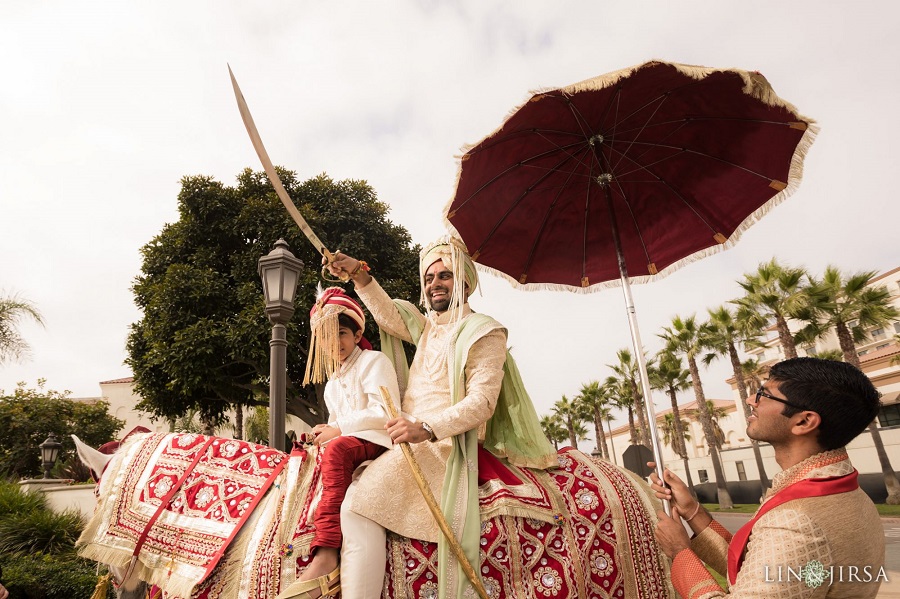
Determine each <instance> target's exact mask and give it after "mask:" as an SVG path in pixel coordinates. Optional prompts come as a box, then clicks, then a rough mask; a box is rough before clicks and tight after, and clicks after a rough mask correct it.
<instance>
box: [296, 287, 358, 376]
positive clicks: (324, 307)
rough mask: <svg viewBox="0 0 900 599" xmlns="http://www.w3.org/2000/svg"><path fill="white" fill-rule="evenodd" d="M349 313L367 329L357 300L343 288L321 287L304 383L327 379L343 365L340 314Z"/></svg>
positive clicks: (311, 316)
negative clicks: (323, 288) (341, 358)
mask: <svg viewBox="0 0 900 599" xmlns="http://www.w3.org/2000/svg"><path fill="white" fill-rule="evenodd" d="M341 314H346V315H347V316H349V317H350V318H352V319H353V320H354V321H355V322H356V324H358V325H359V328H360V330H362V331H364V330H365V329H366V317H365V314H363V311H362V308H361V307H360V306H359V304H358V303H356V301H354V300H353V298H351V297H350V296H348V295H347V294H346V293H345V292H344V290H343V289H341V288H340V287H329V288H328V289H325V290H324V291H323V290H322V289H321V287H320V288H319V293H318V295H317V298H316V303H315V304H314V305H313V307H312V309H311V310H310V311H309V327H310V329H311V331H310V335H309V354H308V357H307V360H306V373H305V376H304V377H303V384H304V385H308V384H310V383H312V384H314V385H316V384H319V383H324V382H325V381H327V380H328V379H329V378H330V377H331V375H332V374H334V373H335V372H336V371H337V370H338V368H340V345H339V343H338V340H339V337H340V325H339V323H338V316H340V315H341Z"/></svg>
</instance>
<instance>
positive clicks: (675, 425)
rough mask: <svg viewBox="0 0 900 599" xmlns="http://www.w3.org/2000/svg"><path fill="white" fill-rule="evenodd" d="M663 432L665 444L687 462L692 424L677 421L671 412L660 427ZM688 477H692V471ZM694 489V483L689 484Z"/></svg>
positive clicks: (685, 421)
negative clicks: (687, 442)
mask: <svg viewBox="0 0 900 599" xmlns="http://www.w3.org/2000/svg"><path fill="white" fill-rule="evenodd" d="M659 430H660V432H662V436H663V444H664V445H668V446H669V447H671V448H672V451H674V452H675V454H676V455H678V456H679V457H680V458H681V459H683V460H685V461H687V444H686V441H690V440H691V433H690V424H689V423H688V421H687V420H681V419H680V418H678V419H676V418H675V414H673V413H671V412H669V413H668V414H666V415H665V416H663V420H662V422H661V423H660V425H659ZM687 472H688V476H690V471H687ZM688 486H689V487H692V488H693V483H688Z"/></svg>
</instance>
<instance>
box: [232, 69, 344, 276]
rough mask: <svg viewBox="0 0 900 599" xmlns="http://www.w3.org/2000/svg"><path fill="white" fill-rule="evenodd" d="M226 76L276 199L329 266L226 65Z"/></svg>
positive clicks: (330, 257)
mask: <svg viewBox="0 0 900 599" xmlns="http://www.w3.org/2000/svg"><path fill="white" fill-rule="evenodd" d="M228 74H229V75H230V76H231V86H232V87H233V88H234V97H235V99H236V100H237V105H238V110H240V112H241V119H242V120H243V121H244V126H245V127H246V128H247V133H249V134H250V141H251V142H253V149H255V150H256V155H257V156H259V161H260V162H261V163H262V166H263V169H264V170H265V171H266V175H267V176H268V177H269V181H270V182H271V183H272V187H274V188H275V194H276V195H277V196H278V199H279V200H281V203H282V204H284V207H285V208H286V209H287V211H288V214H290V215H291V218H293V219H294V222H295V223H297V226H298V227H300V230H301V231H303V234H304V235H306V238H307V239H309V241H310V243H312V244H313V246H314V247H315V248H316V251H317V252H319V253H320V254H322V256H324V257H325V260H326V261H327V262H328V264H330V263H331V262H333V261H334V254H332V253H331V252H329V251H328V248H327V247H325V244H324V243H322V240H321V239H319V237H318V235H316V234H315V233H314V232H313V230H312V228H310V226H309V224H308V223H307V222H306V219H305V218H303V215H302V214H300V211H299V210H297V206H295V205H294V202H293V201H291V196H289V195H288V192H287V190H286V189H285V188H284V185H282V183H281V178H279V176H278V173H277V172H276V171H275V167H274V166H273V165H272V161H271V160H270V159H269V153H268V152H266V148H265V146H263V142H262V138H260V136H259V131H257V130H256V124H255V123H254V122H253V117H252V116H251V115H250V108H248V107H247V101H246V100H244V94H243V93H241V88H240V86H239V85H238V82H237V79H235V78H234V73H233V72H232V71H231V65H228ZM323 270H324V269H323ZM342 280H346V279H343V277H342Z"/></svg>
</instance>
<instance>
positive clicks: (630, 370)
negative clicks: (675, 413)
mask: <svg viewBox="0 0 900 599" xmlns="http://www.w3.org/2000/svg"><path fill="white" fill-rule="evenodd" d="M616 357H617V358H618V359H619V363H618V364H607V367H609V368H611V369H612V371H613V372H614V373H615V376H616V377H617V378H618V379H619V380H621V381H624V382H626V383H627V384H628V386H629V388H630V389H631V397H632V399H633V404H634V410H635V411H636V412H637V418H638V431H637V433H638V437H637V442H638V443H640V444H641V445H644V446H646V447H648V448H649V447H651V444H650V433H649V431H650V429H649V428H648V427H647V410H646V409H645V406H644V391H643V389H641V387H640V385H638V376H639V374H638V363H637V360H635V359H634V357H633V356H632V355H631V351H630V350H628V349H625V348H623V349H620V350H619V351H617V352H616Z"/></svg>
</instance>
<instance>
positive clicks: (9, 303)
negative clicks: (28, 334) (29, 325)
mask: <svg viewBox="0 0 900 599" xmlns="http://www.w3.org/2000/svg"><path fill="white" fill-rule="evenodd" d="M24 319H31V320H33V321H35V322H36V323H38V324H41V325H43V324H44V320H43V318H42V317H41V313H40V312H39V311H38V309H37V308H36V307H35V305H34V304H33V303H31V302H29V301H28V300H26V299H23V298H21V297H19V296H17V295H12V296H10V297H0V364H3V363H5V362H12V361H16V360H21V359H23V358H25V357H26V356H27V355H28V354H29V353H30V351H31V348H30V347H29V345H28V343H27V342H26V341H25V339H24V338H23V337H22V334H21V333H19V325H20V324H21V323H22V321H23V320H24Z"/></svg>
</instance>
